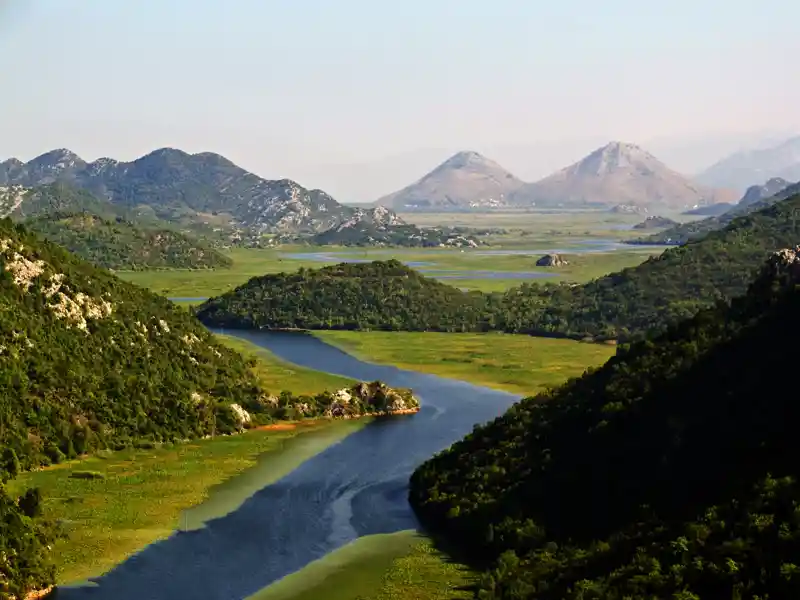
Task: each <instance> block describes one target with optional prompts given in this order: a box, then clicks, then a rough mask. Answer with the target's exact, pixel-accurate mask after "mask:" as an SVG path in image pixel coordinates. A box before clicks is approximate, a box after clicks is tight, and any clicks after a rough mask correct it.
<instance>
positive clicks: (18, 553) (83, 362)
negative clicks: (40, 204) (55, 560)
mask: <svg viewBox="0 0 800 600" xmlns="http://www.w3.org/2000/svg"><path fill="white" fill-rule="evenodd" d="M0 298H1V299H2V300H1V301H0V304H2V310H0V448H2V462H0V478H2V479H3V480H5V479H7V478H8V477H10V476H13V475H14V474H15V473H16V472H18V471H19V470H20V469H29V468H32V467H36V466H38V465H42V464H49V463H52V462H59V461H61V460H63V459H64V458H65V457H75V456H76V455H78V454H80V453H83V452H88V451H92V450H94V449H99V448H107V447H110V448H116V447H121V446H125V445H128V444H131V443H133V442H134V441H136V440H142V439H144V440H164V439H173V438H187V437H195V436H201V435H206V434H213V433H224V432H230V431H235V430H237V429H238V428H239V427H240V425H241V423H240V422H239V417H238V416H237V415H239V414H240V413H238V412H237V410H236V408H235V407H234V408H231V407H232V406H233V405H234V404H237V403H238V404H240V405H241V406H244V407H248V409H250V407H251V406H252V405H253V398H254V397H257V396H258V385H257V381H256V379H255V376H254V375H253V374H252V373H251V372H250V369H249V368H248V366H247V364H245V361H244V360H243V359H242V358H241V357H240V356H239V355H238V354H236V353H235V352H232V351H230V350H228V349H227V348H225V347H224V346H222V345H220V344H217V343H216V342H215V341H214V339H213V337H212V336H211V334H210V333H209V332H208V331H207V330H206V329H205V328H204V327H203V326H202V325H200V323H198V322H197V321H196V320H195V319H194V318H193V317H192V316H191V315H189V314H188V313H186V311H185V310H183V309H181V308H178V307H177V306H175V305H173V304H172V303H170V302H169V301H168V300H166V299H164V298H161V297H159V296H156V295H155V294H152V293H150V292H148V291H146V290H143V289H140V288H137V287H135V286H133V285H131V284H128V283H125V282H122V281H120V280H118V279H116V278H115V277H113V276H112V275H111V274H109V273H108V272H107V271H103V270H99V269H97V268H95V267H93V266H91V265H89V264H88V263H85V262H83V261H81V260H79V259H77V258H76V257H74V256H73V255H71V254H69V253H68V252H66V251H65V250H63V249H62V248H60V247H59V246H56V245H55V244H52V243H49V242H43V241H41V240H39V239H37V238H36V237H35V236H34V235H32V234H31V233H29V232H28V231H27V230H26V229H25V228H24V227H23V226H21V225H14V224H13V223H12V222H11V221H10V220H8V219H5V220H2V221H0ZM37 506H38V495H37V494H36V493H35V492H31V493H30V494H29V495H26V496H24V497H23V499H22V500H20V501H17V499H13V498H9V497H8V496H6V495H5V494H4V493H3V494H0V556H2V557H3V559H2V560H0V596H4V595H6V594H15V595H17V596H20V597H21V596H22V595H23V594H22V593H21V592H24V591H26V590H29V589H34V588H41V587H42V586H43V585H46V584H47V583H49V582H50V581H51V578H52V572H51V571H50V570H49V567H47V547H48V544H49V540H50V533H49V528H48V526H47V524H43V523H40V522H39V521H37V520H35V519H32V518H31V517H32V516H34V515H35V514H36V513H37V512H38V508H37Z"/></svg>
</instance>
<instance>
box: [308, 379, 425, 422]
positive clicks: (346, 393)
mask: <svg viewBox="0 0 800 600" xmlns="http://www.w3.org/2000/svg"><path fill="white" fill-rule="evenodd" d="M329 396H330V398H331V402H330V404H329V405H328V407H327V409H326V410H325V413H324V414H325V416H326V417H329V418H345V419H348V418H354V417H360V416H367V415H394V414H407V413H413V412H417V411H418V410H419V400H417V399H416V398H415V397H414V395H413V394H412V392H411V390H409V389H393V388H390V387H389V386H387V385H386V384H385V383H383V382H381V381H373V382H372V383H364V382H362V383H359V384H356V385H354V386H353V387H351V388H342V389H340V390H338V391H337V392H335V393H334V394H329Z"/></svg>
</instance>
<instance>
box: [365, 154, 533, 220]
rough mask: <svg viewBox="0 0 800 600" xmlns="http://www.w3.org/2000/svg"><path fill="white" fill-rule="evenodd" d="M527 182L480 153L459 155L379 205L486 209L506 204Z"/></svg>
mask: <svg viewBox="0 0 800 600" xmlns="http://www.w3.org/2000/svg"><path fill="white" fill-rule="evenodd" d="M522 185H523V182H522V181H521V180H519V179H517V178H516V177H515V176H514V175H512V174H511V173H509V172H508V171H506V170H505V169H504V168H503V167H501V166H500V165H498V164H497V163H496V162H494V161H492V160H490V159H488V158H486V157H485V156H482V155H480V154H478V153H477V152H459V153H458V154H455V155H453V156H451V157H450V158H448V159H447V160H446V161H445V162H443V163H442V164H440V165H439V166H438V167H436V168H435V169H434V170H433V171H431V172H430V173H428V174H427V175H425V176H424V177H423V178H422V179H420V180H418V181H416V182H414V183H412V184H411V185H409V186H406V187H404V188H403V189H402V190H399V191H397V192H394V193H393V194H389V195H388V196H384V197H382V198H380V199H378V200H377V201H376V202H375V204H378V205H381V206H388V207H391V208H395V209H398V210H400V209H408V208H433V207H443V208H484V207H494V206H502V205H504V204H506V200H507V197H508V195H509V194H510V193H511V192H512V191H514V190H516V189H517V188H519V187H520V186H522Z"/></svg>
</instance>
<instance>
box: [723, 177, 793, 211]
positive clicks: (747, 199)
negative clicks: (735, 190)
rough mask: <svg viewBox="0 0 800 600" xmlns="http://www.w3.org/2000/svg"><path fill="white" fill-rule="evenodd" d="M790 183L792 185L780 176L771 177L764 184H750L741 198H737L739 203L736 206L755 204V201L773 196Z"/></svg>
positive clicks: (790, 183)
mask: <svg viewBox="0 0 800 600" xmlns="http://www.w3.org/2000/svg"><path fill="white" fill-rule="evenodd" d="M790 185H792V182H791V181H786V180H785V179H783V178H782V177H773V178H772V179H770V180H769V181H767V182H766V183H765V184H764V185H751V186H750V187H749V188H747V191H746V192H745V193H744V196H742V199H741V200H739V204H737V205H736V206H737V208H743V207H745V206H750V205H751V204H755V203H756V202H761V201H762V200H765V199H767V198H772V197H773V196H776V195H777V194H780V193H781V192H782V191H783V190H785V189H786V188H788V187H789V186H790Z"/></svg>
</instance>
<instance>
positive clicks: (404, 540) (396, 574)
mask: <svg viewBox="0 0 800 600" xmlns="http://www.w3.org/2000/svg"><path fill="white" fill-rule="evenodd" d="M472 581H473V574H472V573H471V572H470V571H469V570H468V569H467V568H466V567H464V566H463V565H460V564H458V563H455V562H453V561H451V560H450V559H449V557H447V556H446V555H445V554H443V553H441V552H439V551H438V550H436V549H435V548H434V546H433V543H432V542H431V541H430V540H429V539H428V538H427V537H425V536H424V535H422V534H420V533H418V532H417V531H414V530H406V531H400V532H397V533H390V534H378V535H370V536H365V537H361V538H358V539H357V540H355V541H353V542H351V543H349V544H347V545H346V546H343V547H342V548H340V549H338V550H336V551H334V552H331V553H330V554H328V555H327V556H324V557H323V558H321V559H319V560H316V561H314V562H312V563H310V564H309V565H307V566H306V567H305V568H303V569H301V570H300V571H297V572H296V573H292V574H291V575H287V576H286V577H284V578H282V579H280V580H279V581H277V582H275V583H273V584H272V585H270V586H269V587H267V588H265V589H263V590H261V591H260V592H258V593H256V594H254V595H252V596H250V597H249V598H248V599H247V600H318V599H320V598H324V599H325V600H460V599H462V598H463V599H467V598H472V594H471V592H470V586H471V585H472Z"/></svg>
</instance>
